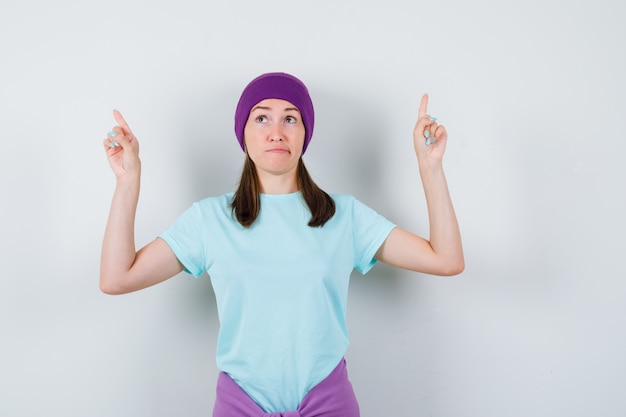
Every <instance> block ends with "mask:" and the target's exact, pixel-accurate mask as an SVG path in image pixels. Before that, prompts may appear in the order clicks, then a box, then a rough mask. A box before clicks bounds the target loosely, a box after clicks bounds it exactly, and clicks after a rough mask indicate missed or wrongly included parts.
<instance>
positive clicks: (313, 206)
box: [230, 153, 335, 227]
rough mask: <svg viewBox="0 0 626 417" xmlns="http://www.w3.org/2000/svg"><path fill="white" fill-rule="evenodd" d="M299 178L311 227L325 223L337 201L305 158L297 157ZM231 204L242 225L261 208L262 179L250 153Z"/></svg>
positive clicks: (333, 212)
mask: <svg viewBox="0 0 626 417" xmlns="http://www.w3.org/2000/svg"><path fill="white" fill-rule="evenodd" d="M296 179H297V184H298V188H299V189H300V192H301V193H302V197H303V198H304V202H305V203H306V205H307V206H308V207H309V211H310V212H311V219H310V220H309V223H308V225H309V226H310V227H322V226H324V224H326V222H327V221H328V220H330V219H331V217H333V216H334V214H335V201H334V200H333V199H332V197H331V196H329V195H328V194H327V193H326V192H325V191H324V190H322V189H321V188H319V187H318V186H317V184H315V182H314V181H313V179H312V178H311V176H310V175H309V172H308V171H307V169H306V167H305V166H304V162H303V161H302V158H300V160H299V161H298V168H297V172H296ZM230 206H231V208H232V210H233V213H234V214H235V217H237V221H238V222H239V223H240V224H241V225H242V226H243V227H250V226H252V224H253V223H254V221H255V220H256V218H257V217H258V216H259V213H260V211H261V184H260V183H259V177H258V175H257V172H256V166H255V165H254V162H253V161H252V159H250V156H248V154H247V153H246V161H245V162H244V166H243V170H242V172H241V179H240V180H239V187H237V190H236V191H235V195H234V196H233V201H232V202H231V204H230Z"/></svg>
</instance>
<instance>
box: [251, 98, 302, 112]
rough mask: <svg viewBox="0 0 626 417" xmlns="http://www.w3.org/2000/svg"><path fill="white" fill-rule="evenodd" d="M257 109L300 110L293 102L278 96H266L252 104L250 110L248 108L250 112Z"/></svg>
mask: <svg viewBox="0 0 626 417" xmlns="http://www.w3.org/2000/svg"><path fill="white" fill-rule="evenodd" d="M259 109H260V110H273V111H297V112H299V111H300V110H299V109H298V107H296V105H295V104H293V103H291V102H289V101H287V100H283V99H280V98H266V99H265V100H261V101H259V102H258V103H257V104H255V105H254V106H252V110H250V113H252V112H253V111H255V110H259Z"/></svg>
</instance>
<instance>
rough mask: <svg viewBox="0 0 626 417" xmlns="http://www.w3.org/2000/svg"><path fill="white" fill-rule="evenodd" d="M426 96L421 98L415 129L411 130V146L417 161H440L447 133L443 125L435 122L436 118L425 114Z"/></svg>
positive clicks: (426, 106)
mask: <svg viewBox="0 0 626 417" xmlns="http://www.w3.org/2000/svg"><path fill="white" fill-rule="evenodd" d="M427 108H428V94H424V95H423V96H422V101H421V102H420V108H419V113H418V117H417V123H416V124H415V129H413V145H414V146H415V153H416V154H417V157H418V159H419V158H421V157H429V158H432V159H433V160H437V161H441V160H442V159H443V153H444V151H445V149H446V142H447V141H448V132H447V131H446V128H445V127H444V126H443V125H440V124H438V123H437V122H436V120H437V118H435V117H431V116H430V115H429V114H428V113H427Z"/></svg>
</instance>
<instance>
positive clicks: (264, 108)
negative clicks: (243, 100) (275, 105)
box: [250, 106, 300, 113]
mask: <svg viewBox="0 0 626 417" xmlns="http://www.w3.org/2000/svg"><path fill="white" fill-rule="evenodd" d="M255 110H272V109H271V107H266V106H256V107H253V108H252V110H250V113H252V112H253V111H255ZM283 111H297V112H298V113H300V110H298V108H297V107H286V108H285V109H284V110H283Z"/></svg>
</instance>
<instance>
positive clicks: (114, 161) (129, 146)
mask: <svg viewBox="0 0 626 417" xmlns="http://www.w3.org/2000/svg"><path fill="white" fill-rule="evenodd" d="M113 117H115V120H116V121H117V123H118V124H117V126H114V127H113V129H112V130H111V132H109V133H108V134H107V138H106V139H105V140H104V141H103V145H104V150H105V152H106V155H107V158H108V160H109V164H110V165H111V169H112V170H113V173H114V174H115V178H117V179H120V178H122V177H126V176H135V175H137V176H138V175H140V172H141V161H140V160H139V142H138V141H137V138H136V137H135V135H133V132H132V131H131V130H130V127H129V126H128V123H126V120H124V118H123V117H122V114H121V113H120V112H119V111H117V110H113Z"/></svg>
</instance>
